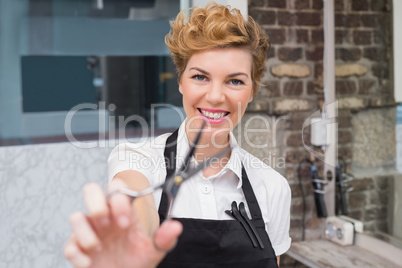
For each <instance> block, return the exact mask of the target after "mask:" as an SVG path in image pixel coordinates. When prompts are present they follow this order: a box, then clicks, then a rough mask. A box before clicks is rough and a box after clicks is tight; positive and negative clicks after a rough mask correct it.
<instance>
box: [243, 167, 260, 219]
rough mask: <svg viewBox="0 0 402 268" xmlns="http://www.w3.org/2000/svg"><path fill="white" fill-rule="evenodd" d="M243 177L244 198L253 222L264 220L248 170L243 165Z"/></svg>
mask: <svg viewBox="0 0 402 268" xmlns="http://www.w3.org/2000/svg"><path fill="white" fill-rule="evenodd" d="M241 177H242V186H241V188H242V189H243V193H244V197H245V198H246V201H247V205H248V209H249V210H250V214H251V217H252V218H253V220H259V219H262V214H261V209H260V206H259V205H258V202H257V198H256V197H255V194H254V191H253V187H251V184H250V180H249V179H248V176H247V172H246V169H245V168H244V165H243V163H242V164H241Z"/></svg>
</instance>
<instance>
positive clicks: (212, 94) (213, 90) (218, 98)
mask: <svg viewBox="0 0 402 268" xmlns="http://www.w3.org/2000/svg"><path fill="white" fill-rule="evenodd" d="M205 98H206V100H207V101H208V102H210V103H212V104H218V103H221V102H223V101H224V100H225V92H224V86H223V85H222V84H219V83H215V84H213V85H211V87H210V88H209V89H208V92H207V95H206V96H205Z"/></svg>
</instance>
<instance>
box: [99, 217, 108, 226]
mask: <svg viewBox="0 0 402 268" xmlns="http://www.w3.org/2000/svg"><path fill="white" fill-rule="evenodd" d="M109 223H110V220H109V217H104V218H102V219H101V224H102V226H108V225H109Z"/></svg>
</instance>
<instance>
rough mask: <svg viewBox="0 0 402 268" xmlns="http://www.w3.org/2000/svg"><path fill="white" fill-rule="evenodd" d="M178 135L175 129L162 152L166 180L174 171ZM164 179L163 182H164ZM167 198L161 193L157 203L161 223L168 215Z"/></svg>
mask: <svg viewBox="0 0 402 268" xmlns="http://www.w3.org/2000/svg"><path fill="white" fill-rule="evenodd" d="M178 135H179V129H176V130H175V132H173V133H172V134H171V135H170V136H169V137H168V138H167V140H166V144H165V151H164V152H163V156H164V158H165V166H166V178H170V177H171V176H173V174H174V172H175V171H176V155H177V136H178ZM166 178H165V181H166ZM167 209H168V198H167V196H166V193H165V192H164V191H162V198H161V202H160V203H159V209H158V212H159V217H160V220H161V223H162V222H163V221H164V220H165V219H166V217H167V215H168V211H167Z"/></svg>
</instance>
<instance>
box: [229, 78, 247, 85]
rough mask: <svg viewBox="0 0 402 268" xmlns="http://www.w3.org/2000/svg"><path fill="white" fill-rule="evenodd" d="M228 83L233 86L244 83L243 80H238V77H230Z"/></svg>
mask: <svg viewBox="0 0 402 268" xmlns="http://www.w3.org/2000/svg"><path fill="white" fill-rule="evenodd" d="M230 83H231V84H232V85H234V86H240V85H244V83H243V81H241V80H239V79H232V80H230Z"/></svg>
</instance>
